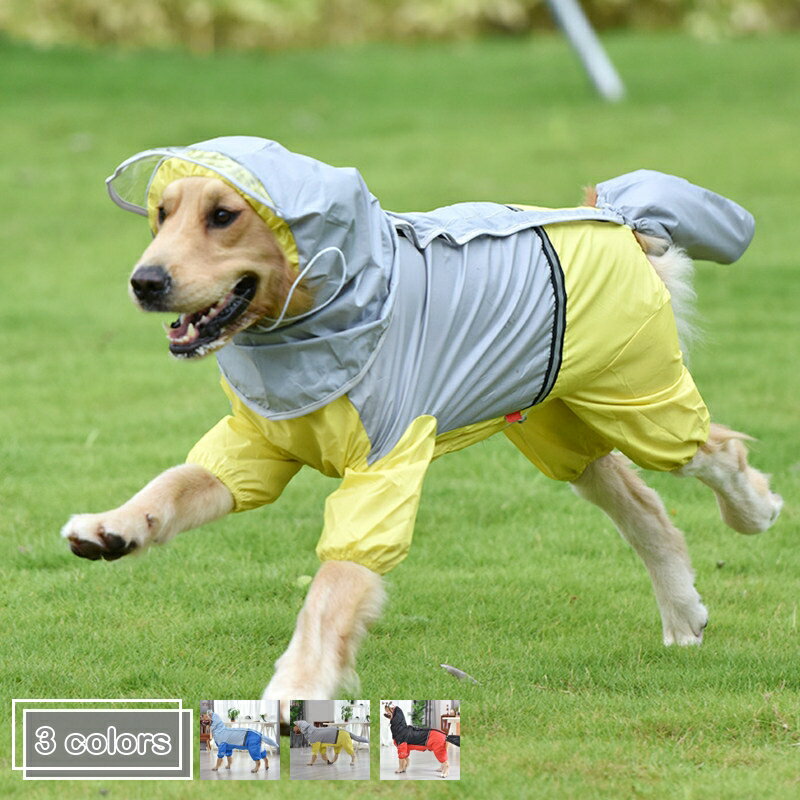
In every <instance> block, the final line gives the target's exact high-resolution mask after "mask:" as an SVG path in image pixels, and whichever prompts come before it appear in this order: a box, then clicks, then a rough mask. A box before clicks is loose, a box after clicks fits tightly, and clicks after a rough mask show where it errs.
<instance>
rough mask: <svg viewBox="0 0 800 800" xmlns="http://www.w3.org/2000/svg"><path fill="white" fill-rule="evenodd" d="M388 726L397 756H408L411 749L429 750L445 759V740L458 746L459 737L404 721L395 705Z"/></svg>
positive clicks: (440, 758) (441, 759)
mask: <svg viewBox="0 0 800 800" xmlns="http://www.w3.org/2000/svg"><path fill="white" fill-rule="evenodd" d="M389 727H390V728H391V731H392V741H393V742H394V746H395V747H396V748H397V757H398V758H408V757H409V753H410V751H411V750H431V751H432V752H433V754H434V755H435V756H436V758H437V760H438V761H440V762H442V763H444V762H445V761H447V742H448V741H452V743H453V744H456V745H458V746H460V744H461V737H457V736H447V735H446V734H445V733H444V732H443V731H440V730H436V729H435V728H418V727H416V726H415V725H409V724H408V723H407V722H406V716H405V714H404V713H403V712H402V710H401V709H399V708H397V707H395V709H394V713H393V714H392V718H391V720H389Z"/></svg>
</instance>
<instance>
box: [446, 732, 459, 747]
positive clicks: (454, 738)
mask: <svg viewBox="0 0 800 800" xmlns="http://www.w3.org/2000/svg"><path fill="white" fill-rule="evenodd" d="M445 738H446V739H447V741H448V742H450V744H454V745H455V746H456V747H461V737H460V736H456V735H455V734H454V735H452V736H446V737H445Z"/></svg>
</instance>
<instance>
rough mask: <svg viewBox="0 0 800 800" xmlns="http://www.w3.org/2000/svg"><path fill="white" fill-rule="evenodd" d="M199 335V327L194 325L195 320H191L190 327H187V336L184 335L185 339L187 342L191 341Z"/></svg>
mask: <svg viewBox="0 0 800 800" xmlns="http://www.w3.org/2000/svg"><path fill="white" fill-rule="evenodd" d="M198 335H199V334H198V332H197V328H195V326H194V322H190V323H189V327H188V328H187V329H186V336H184V339H186V341H187V342H190V341H191V340H192V339H196V338H197V336H198Z"/></svg>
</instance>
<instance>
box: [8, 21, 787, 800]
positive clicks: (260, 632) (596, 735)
mask: <svg viewBox="0 0 800 800" xmlns="http://www.w3.org/2000/svg"><path fill="white" fill-rule="evenodd" d="M799 45H800V41H799V40H798V39H797V38H796V37H774V38H766V39H760V40H744V41H738V42H725V43H721V44H717V45H709V44H700V43H698V42H695V41H691V40H688V39H685V38H682V37H679V36H664V37H661V36H639V35H636V36H634V35H630V36H623V37H618V38H613V37H612V38H610V40H609V49H610V51H611V54H612V56H613V58H614V59H615V61H616V63H617V64H618V66H619V68H620V69H621V71H622V72H623V74H624V76H625V79H626V81H627V84H628V89H629V94H630V98H629V100H628V101H626V102H625V103H623V104H620V105H618V106H608V105H603V104H601V103H600V102H599V101H597V100H596V99H595V98H594V97H593V95H592V93H591V91H590V90H589V89H588V87H587V86H586V84H585V81H584V78H583V76H582V74H581V72H580V70H579V68H578V66H577V64H576V62H575V60H574V58H573V57H572V55H571V54H570V53H569V51H568V50H567V47H566V45H565V44H564V43H563V41H562V40H560V39H558V38H555V37H553V38H547V37H545V38H537V39H532V40H527V39H520V40H504V41H487V42H482V43H475V44H451V45H433V44H431V45H424V46H417V47H411V46H409V47H402V46H391V47H390V46H377V45H374V46H369V47H363V48H356V49H341V50H339V49H330V50H318V51H313V52H293V53H284V54H279V55H263V56H258V55H250V56H242V55H233V54H231V55H220V56H217V57H214V58H207V59H203V58H196V57H191V56H188V55H179V54H165V53H158V54H137V55H119V54H115V53H108V52H102V51H95V52H91V53H87V52H81V51H72V50H65V51H54V52H43V51H37V50H33V49H29V48H26V47H24V46H19V45H14V44H10V43H0V119H2V121H3V124H2V126H0V148H1V149H2V153H3V158H2V160H0V196H2V198H3V224H2V226H0V237H1V238H0V259H1V262H0V275H2V278H0V281H2V294H0V330H2V335H3V339H4V347H3V352H4V355H3V357H2V358H0V386H1V387H2V401H3V413H2V415H0V508H1V509H2V522H0V532H2V538H1V539H0V542H2V550H0V580H1V581H2V586H3V590H4V599H5V601H6V602H5V603H4V604H3V607H2V609H0V625H2V630H3V632H4V634H5V641H4V645H3V647H2V649H0V688H1V689H2V693H1V694H2V697H3V698H5V699H4V700H3V704H2V720H0V724H2V730H3V732H4V733H3V740H2V746H0V756H1V757H2V759H3V763H4V764H5V765H6V766H7V765H8V764H9V761H10V742H9V740H8V735H9V734H8V730H9V726H8V724H7V721H8V719H9V713H10V698H12V697H53V696H56V697H69V696H72V697H121V696H128V697H174V696H181V697H182V698H183V699H184V702H185V703H186V704H188V705H193V706H195V707H196V706H197V704H198V702H199V700H200V699H201V698H213V697H242V698H247V697H257V696H259V695H260V692H261V689H262V688H263V686H264V684H265V681H266V680H267V678H268V677H269V675H270V671H271V664H272V662H273V661H274V659H275V658H276V657H277V656H278V655H279V654H280V652H281V650H282V647H283V646H284V645H285V644H286V642H287V641H288V638H289V636H290V634H291V631H292V629H293V625H294V619H295V616H296V613H297V611H298V609H299V608H300V605H301V603H302V600H303V592H302V590H300V589H298V588H297V587H296V585H295V580H296V578H297V576H299V575H302V574H311V573H313V571H314V570H315V569H316V562H315V556H314V544H315V541H316V538H317V536H318V533H319V526H320V521H321V512H322V505H323V502H324V497H325V495H326V494H327V493H328V492H329V491H331V489H332V488H333V486H334V485H335V484H334V483H333V482H332V481H330V480H328V479H325V478H322V477H320V476H318V475H315V474H312V473H311V472H303V473H301V474H300V475H299V476H298V477H297V478H296V479H295V480H294V481H293V482H292V484H291V485H290V486H289V488H288V489H287V491H286V493H285V495H284V497H282V498H281V500H280V501H279V502H278V503H277V504H276V505H275V506H273V507H271V508H267V509H263V510H261V511H256V512H251V513H249V514H245V515H240V516H236V517H234V518H231V519H228V520H225V521H223V522H220V523H217V524H214V525H211V526H209V527H208V528H205V529H202V530H199V531H195V532H192V533H187V534H184V535H182V536H180V537H178V539H176V540H175V541H174V542H173V543H171V544H170V545H169V546H168V547H165V548H162V549H159V550H154V551H152V552H149V553H148V554H146V555H145V556H144V557H141V558H130V559H123V560H121V561H119V562H116V563H113V564H107V563H105V562H103V563H90V562H86V561H83V560H79V559H76V558H74V557H73V556H72V555H70V554H69V552H68V551H67V549H66V547H65V546H64V544H63V542H62V541H60V539H59V538H58V531H59V528H60V527H61V525H62V524H63V523H64V522H65V520H66V518H67V516H68V514H69V513H72V512H79V511H87V510H102V509H104V508H108V507H111V506H114V505H116V504H118V503H120V502H121V501H123V500H125V499H126V498H127V497H128V496H129V495H130V494H131V493H132V492H133V491H135V490H136V489H138V488H139V487H140V486H141V485H143V484H144V483H145V482H146V481H147V480H149V479H150V478H151V477H152V476H153V475H155V474H156V473H157V472H158V471H159V470H160V469H162V468H164V467H166V466H168V465H170V464H172V463H175V462H178V461H180V460H182V458H183V457H184V455H185V453H186V452H187V451H188V449H189V448H190V447H191V445H192V444H193V443H194V441H195V440H196V439H197V438H198V437H199V436H200V435H201V434H202V433H203V432H204V431H205V430H206V429H207V428H208V427H210V426H211V425H212V424H213V423H214V422H215V421H216V420H217V419H218V418H219V417H220V416H221V415H222V414H224V413H225V411H226V404H225V399H224V397H223V395H222V393H221V391H219V389H218V387H217V383H216V375H217V371H216V367H215V365H214V364H213V363H212V362H208V363H200V364H185V363H178V362H175V361H172V360H170V359H169V357H168V355H167V353H166V347H165V344H164V341H163V334H162V333H161V330H160V326H159V324H158V322H157V321H156V320H155V319H154V318H151V317H148V316H146V315H142V314H138V313H137V312H136V311H135V310H134V309H133V307H132V306H131V304H130V302H129V301H128V299H127V298H126V294H125V282H126V278H127V273H128V271H129V267H130V265H131V264H132V263H133V261H134V259H135V258H136V256H137V255H138V253H139V252H140V251H141V249H142V248H143V246H144V245H145V243H146V242H147V239H148V233H147V230H146V225H145V223H144V221H143V220H141V219H139V218H136V217H134V216H132V215H126V214H123V213H122V212H120V211H119V210H118V209H116V208H115V207H114V206H113V205H112V204H111V203H110V202H109V201H108V199H107V198H106V196H105V191H104V187H103V178H104V177H105V176H106V175H107V174H108V173H109V172H110V171H111V170H112V169H113V167H114V166H115V165H116V164H117V163H118V162H119V161H121V160H122V159H123V158H125V157H127V156H128V155H131V154H132V153H134V152H136V151H137V150H140V149H144V148H147V147H150V146H156V145H163V144H184V143H189V142H192V141H198V140H200V139H203V138H205V137H208V136H212V135H218V134H222V133H251V134H258V135H264V136H269V137H271V138H275V139H278V140H280V141H282V142H283V143H284V144H286V145H287V146H289V147H291V148H292V149H295V150H299V151H301V152H306V153H308V154H310V155H314V156H316V157H318V158H321V159H323V160H326V161H329V162H331V163H335V164H354V165H357V166H358V167H359V168H360V169H361V171H362V172H363V174H364V176H365V178H366V180H367V182H368V184H369V185H370V187H371V188H372V190H373V192H375V193H376V194H377V195H378V196H379V197H380V198H381V200H382V202H383V204H384V206H385V207H387V208H391V209H394V210H408V209H425V208H431V207H434V206H436V205H441V204H444V203H448V202H455V201H459V200H465V199H492V200H500V201H518V202H533V203H540V204H551V205H557V204H570V203H573V202H575V201H577V199H578V197H579V190H580V187H581V186H582V185H584V184H586V183H588V182H591V181H596V180H602V179H604V178H608V177H611V176H613V175H616V174H619V173H621V172H624V171H626V170H630V169H635V168H639V167H642V166H647V167H651V168H655V169H662V170H665V171H673V172H676V173H678V174H681V175H684V176H686V177H688V178H690V179H692V180H694V181H695V182H697V183H700V184H703V185H707V186H709V187H712V188H714V189H716V190H718V191H720V192H723V193H726V194H728V195H730V196H732V197H733V198H735V199H737V200H739V201H740V202H742V203H743V204H744V205H745V206H746V207H748V208H749V209H751V210H752V211H753V213H754V214H755V216H756V218H757V220H758V233H757V236H756V239H755V241H754V243H753V245H752V247H751V249H750V250H749V251H748V253H747V255H746V256H745V258H744V259H743V260H742V262H741V263H740V264H738V265H736V266H733V267H728V268H724V267H718V266H715V265H708V264H702V265H700V266H699V269H698V275H697V287H698V291H699V296H700V307H701V311H702V313H703V315H704V317H705V320H706V327H707V331H708V334H707V338H706V340H705V342H704V343H703V344H702V345H701V346H699V347H698V348H697V349H696V352H695V353H694V357H693V371H694V373H695V376H696V379H697V382H698V384H699V386H700V388H701V391H702V392H703V393H704V396H705V397H706V399H707V401H708V403H709V405H710V406H711V408H712V411H713V413H714V416H715V417H716V419H718V420H719V421H723V422H726V423H728V424H730V425H732V426H734V427H739V428H743V429H745V430H747V431H748V432H750V433H752V434H753V435H755V436H757V437H759V439H760V441H759V442H758V443H756V444H755V446H754V453H753V461H754V463H756V465H758V466H760V467H761V468H763V469H765V470H767V471H769V472H771V473H773V475H774V481H775V484H776V487H777V489H778V490H779V491H781V492H782V493H783V495H784V497H785V499H786V501H787V507H786V510H785V512H784V516H783V518H782V519H781V521H780V522H779V524H778V525H777V526H776V528H775V529H774V530H773V531H771V532H769V533H767V534H765V535H763V536H760V537H754V538H748V537H741V536H738V535H736V534H734V533H732V532H730V531H728V530H727V529H725V528H724V527H723V526H722V524H721V523H720V522H719V519H718V517H717V514H716V509H715V507H714V502H713V499H712V498H711V496H710V494H709V493H708V492H707V491H705V490H704V489H703V487H701V486H700V485H695V484H693V483H690V482H687V481H676V480H674V479H672V478H670V477H669V476H659V475H653V476H650V477H649V478H648V480H650V482H651V483H652V484H653V485H655V486H656V487H657V488H659V490H661V491H662V494H663V496H664V497H665V500H666V503H667V506H668V508H669V509H670V510H671V511H672V512H673V513H674V514H675V518H676V521H677V523H678V524H679V525H680V526H681V527H682V528H683V529H684V530H686V531H687V535H688V539H689V544H690V548H691V552H692V556H693V561H694V564H695V567H696V570H697V582H698V587H699V589H700V591H701V593H702V595H703V597H704V600H705V601H706V603H707V605H708V606H709V608H710V612H711V624H710V626H709V628H708V630H707V635H706V641H705V643H704V645H703V647H702V648H700V649H690V650H685V649H682V650H679V649H669V650H667V649H664V648H663V647H662V646H661V644H660V624H659V621H658V617H657V611H656V607H655V602H654V600H653V597H652V592H651V590H650V587H649V581H648V578H647V576H646V574H645V571H644V569H643V568H642V566H641V565H640V563H638V561H637V559H636V558H635V556H634V555H633V554H632V553H631V552H630V551H629V549H628V548H627V547H626V545H624V543H623V542H622V541H621V540H620V539H619V537H618V536H617V535H616V533H614V531H613V530H612V529H611V528H610V526H609V524H608V523H607V522H606V521H605V518H604V517H602V515H600V513H599V512H597V511H595V510H594V509H592V508H590V507H588V506H586V505H583V504H580V503H579V501H577V500H575V499H574V498H573V496H572V494H571V492H569V490H568V489H567V488H566V487H564V486H562V485H559V484H556V483H553V482H550V481H548V480H547V479H545V478H543V477H541V476H539V475H537V474H536V473H535V471H534V470H533V469H532V468H531V467H530V466H529V465H528V464H527V463H526V462H524V461H523V459H522V458H521V457H520V456H519V455H518V454H517V453H516V451H515V450H514V449H513V448H512V447H511V446H510V445H509V444H508V443H507V442H506V441H505V440H504V439H502V437H500V438H497V439H493V440H490V441H488V442H486V443H483V444H481V445H478V446H476V447H473V448H472V449H470V450H467V451H465V452H463V453H460V454H457V455H453V456H450V457H448V458H446V459H443V460H441V461H440V462H437V463H436V464H434V465H433V467H432V469H431V471H430V475H429V477H428V480H427V483H426V487H425V492H424V497H423V504H422V508H421V511H420V514H419V519H418V524H417V530H416V537H415V544H414V547H413V548H412V551H411V555H410V556H409V558H408V559H407V561H406V562H405V563H404V564H403V565H402V566H401V567H399V568H398V569H397V570H396V571H395V572H394V573H393V574H391V575H390V576H389V579H388V583H389V593H390V602H389V604H388V607H387V609H386V612H385V614H384V617H383V619H382V620H381V621H380V622H379V623H378V624H377V625H376V626H375V628H374V630H373V632H372V634H371V635H370V637H369V638H368V640H367V642H366V644H365V645H364V647H363V649H362V651H361V655H360V659H359V668H360V674H361V678H362V685H363V695H364V696H366V697H369V698H371V699H372V700H373V702H376V701H377V700H379V699H380V698H382V697H410V696H413V697H418V698H433V697H452V696H460V698H461V700H462V702H463V707H464V712H463V713H464V742H465V743H464V748H463V767H462V780H461V782H460V784H455V783H452V784H444V783H443V784H441V785H440V784H436V785H432V784H430V783H419V784H408V785H406V786H405V788H404V789H402V790H401V789H399V788H397V787H395V786H394V785H393V784H384V785H381V784H380V783H379V782H378V781H377V780H375V781H371V782H369V783H367V784H330V785H327V784H319V783H318V784H316V785H315V786H314V787H313V789H314V791H315V792H317V793H319V794H320V795H321V796H325V797H326V796H334V795H341V796H345V795H347V796H356V797H358V796H363V795H365V794H378V795H397V796H399V794H400V792H403V793H404V796H410V797H423V796H424V797H429V796H434V797H455V796H465V797H474V798H488V797H492V798H493V797H503V798H506V797H511V798H516V797H520V798H521V797H537V798H539V797H541V798H627V797H631V798H640V797H641V798H673V797H674V798H704V799H705V798H709V797H721V798H722V797H724V798H752V797H766V798H788V797H797V796H798V795H800V747H798V746H797V745H798V744H800V658H798V655H799V654H800V636H799V635H798V622H797V616H798V599H799V598H800V549H798V547H797V532H798V531H797V529H798V515H797V510H796V509H797V499H798V494H800V492H798V488H799V487H798V484H799V483H800V458H799V457H798V452H800V447H799V445H800V441H798V439H800V435H799V433H798V424H797V422H798V410H800V404H799V402H798V398H799V397H800V379H799V378H798V369H797V366H798V363H800V353H799V352H798V326H797V321H798V311H797V309H798V290H797V288H796V287H797V275H798V273H797V254H796V243H795V239H796V230H797V219H796V217H797V214H796V209H797V201H796V197H797V193H796V185H797V176H798V174H800V150H798V147H797V131H798V130H800V85H798V83H799V82H800V46H799ZM721 562H724V564H723V565H722V566H719V564H720V563H721ZM440 662H447V663H451V664H455V665H456V666H459V667H461V668H462V669H465V670H467V671H468V672H470V673H471V674H473V675H475V676H476V677H477V678H478V679H479V681H480V686H472V685H468V686H467V685H461V684H458V683H456V682H454V680H453V679H452V678H450V677H449V676H447V675H445V674H444V673H443V672H441V671H440V670H439V669H438V667H437V665H438V664H439V663H440ZM375 713H376V709H375V708H374V709H373V714H375ZM373 759H374V762H373V770H377V748H374V752H373ZM284 766H285V768H286V765H284ZM287 772H288V770H287ZM374 774H376V772H374ZM19 777H20V776H19V775H16V774H14V775H12V773H11V772H7V771H4V772H3V774H2V776H0V794H2V795H3V796H24V797H26V798H29V797H30V798H51V797H59V798H62V797H63V798H73V797H74V798H79V797H80V798H83V797H93V796H95V795H98V793H99V791H100V790H101V789H106V790H108V795H107V796H109V797H112V798H115V797H116V798H129V797H139V796H142V797H144V796H148V797H150V796H152V797H156V798H184V797H186V798H188V797H193V798H194V797H197V796H208V797H211V796H214V797H220V798H221V797H231V798H233V797H237V798H238V797H256V796H263V795H264V794H265V793H266V794H270V792H271V793H272V794H274V795H275V796H277V794H278V789H277V788H273V789H271V790H269V789H265V788H263V787H258V788H256V787H253V786H251V785H249V784H238V785H236V786H231V787H229V786H211V785H209V784H205V783H201V782H199V781H198V782H195V783H194V784H192V785H186V784H180V783H169V782H162V783H155V784H138V783H125V784H122V783H119V784H115V783H108V784H99V783H96V782H94V783H80V782H76V783H57V784H53V783H46V782H42V783H35V782H34V783H31V782H28V783H24V784H23V783H22V781H21V780H20V779H19ZM307 792H308V787H304V786H302V785H292V784H291V783H290V782H289V781H288V779H287V780H284V781H283V782H282V784H281V788H280V796H281V797H299V796H300V795H301V793H302V794H303V795H304V796H305V795H306V794H307Z"/></svg>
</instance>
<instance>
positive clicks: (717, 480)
mask: <svg viewBox="0 0 800 800" xmlns="http://www.w3.org/2000/svg"><path fill="white" fill-rule="evenodd" d="M749 438H750V437H749V436H747V435H746V434H744V433H737V432H736V431H732V430H730V428H726V427H724V426H723V425H715V424H712V425H711V432H710V433H709V436H708V440H707V441H706V443H705V444H704V445H702V446H701V447H700V448H699V449H698V451H697V453H696V455H695V456H694V458H693V459H692V460H691V461H690V462H689V463H688V464H686V465H684V466H683V467H681V468H680V469H678V470H676V471H675V474H676V475H679V476H686V475H691V476H693V477H695V478H697V479H698V480H699V481H701V482H702V483H704V484H705V485H706V486H708V487H710V488H711V489H713V491H714V494H715V495H716V496H717V503H718V505H719V510H720V514H721V515H722V520H723V522H724V523H725V524H726V525H728V526H729V527H731V528H733V529H734V530H735V531H738V532H739V533H761V532H762V531H765V530H767V528H769V527H770V526H771V525H772V523H773V522H775V520H776V519H777V518H778V515H779V514H780V511H781V507H782V506H783V500H782V499H781V497H780V495H777V494H773V493H772V492H771V491H770V488H769V478H768V477H767V476H766V475H764V474H763V473H761V472H759V471H758V470H756V469H753V467H751V466H750V465H749V464H748V463H747V448H746V447H745V446H744V444H743V441H744V440H747V439H749Z"/></svg>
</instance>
